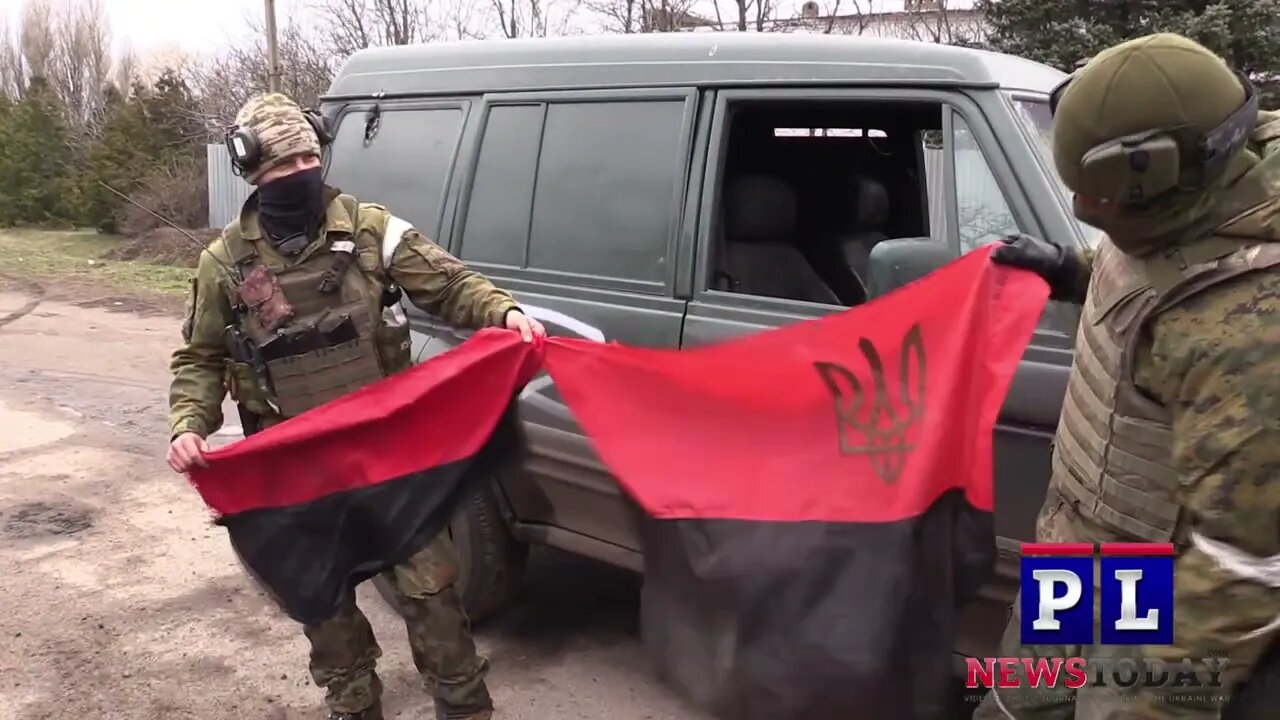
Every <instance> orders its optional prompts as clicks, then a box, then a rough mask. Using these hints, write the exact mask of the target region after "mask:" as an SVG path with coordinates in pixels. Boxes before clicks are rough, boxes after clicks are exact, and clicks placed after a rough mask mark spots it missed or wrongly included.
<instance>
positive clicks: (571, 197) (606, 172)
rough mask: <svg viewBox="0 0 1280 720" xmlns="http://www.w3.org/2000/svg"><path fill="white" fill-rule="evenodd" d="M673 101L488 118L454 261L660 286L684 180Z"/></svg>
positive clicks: (550, 107) (595, 104)
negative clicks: (460, 259) (458, 251)
mask: <svg viewBox="0 0 1280 720" xmlns="http://www.w3.org/2000/svg"><path fill="white" fill-rule="evenodd" d="M684 122H685V106H684V100H683V99H672V100H653V99H645V100H609V101H590V102H586V101H565V102H552V103H547V104H545V105H516V106H502V105H500V106H496V107H494V108H493V109H492V110H491V111H490V113H489V119H488V122H487V124H486V127H485V130H484V134H483V139H482V147H481V150H480V154H479V158H478V160H477V165H476V170H475V178H474V181H473V184H472V190H471V196H470V199H469V201H468V204H467V214H466V221H465V225H464V230H463V232H464V238H463V241H462V248H461V258H462V259H463V260H473V261H477V260H478V261H482V262H490V263H497V264H502V265H509V266H515V267H522V268H530V269H535V270H543V271H549V272H555V273H564V274H571V275H575V276H579V277H595V278H611V279H621V280H631V281H640V282H644V283H651V284H661V283H665V282H666V280H667V278H668V277H669V275H670V266H671V260H670V258H669V257H668V253H669V248H670V246H671V240H672V237H673V234H674V232H675V230H676V224H677V222H678V220H679V217H680V203H681V201H682V195H683V193H682V189H683V179H684V148H683V146H682V137H683V135H684V133H683V125H684Z"/></svg>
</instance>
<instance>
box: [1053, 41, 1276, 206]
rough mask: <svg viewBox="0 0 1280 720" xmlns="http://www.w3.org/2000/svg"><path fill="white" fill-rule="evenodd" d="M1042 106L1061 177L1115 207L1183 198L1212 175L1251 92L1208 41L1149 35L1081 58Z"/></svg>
mask: <svg viewBox="0 0 1280 720" xmlns="http://www.w3.org/2000/svg"><path fill="white" fill-rule="evenodd" d="M1050 107H1051V109H1052V112H1053V116H1054V122H1053V156H1054V162H1055V164H1056V165H1057V168H1058V173H1059V174H1060V175H1061V176H1062V180H1063V182H1064V183H1065V184H1066V186H1067V187H1068V188H1070V189H1071V190H1072V191H1073V192H1075V193H1077V194H1078V195H1080V196H1084V198H1086V199H1087V201H1089V202H1091V203H1101V204H1103V205H1110V206H1111V207H1112V209H1113V210H1115V211H1119V212H1121V213H1125V212H1128V211H1129V210H1133V211H1136V212H1141V211H1142V209H1143V208H1145V207H1151V206H1152V205H1153V203H1154V204H1160V205H1168V204H1170V203H1178V202H1179V201H1178V198H1179V197H1185V198H1186V199H1187V200H1190V199H1191V198H1192V197H1193V196H1196V195H1198V194H1200V193H1201V191H1203V190H1204V189H1205V188H1207V187H1208V186H1209V185H1211V184H1212V183H1213V182H1214V181H1215V180H1217V179H1218V178H1219V177H1221V176H1222V175H1223V174H1224V173H1225V171H1226V170H1227V168H1228V167H1229V165H1230V164H1231V160H1232V159H1233V158H1234V157H1235V156H1236V155H1237V154H1238V153H1239V152H1240V151H1241V150H1242V149H1243V148H1244V147H1245V144H1246V142H1247V140H1248V137H1249V132H1250V131H1251V130H1252V128H1253V125H1254V122H1255V120H1256V119H1257V113H1258V100H1257V96H1256V94H1255V93H1254V92H1253V88H1252V86H1251V85H1250V84H1249V81H1248V79H1247V78H1245V77H1244V76H1243V75H1242V74H1239V73H1236V72H1234V71H1233V70H1232V69H1231V68H1229V67H1228V66H1227V64H1226V62H1224V61H1223V60H1222V58H1220V57H1218V56H1217V55H1215V54H1214V53H1213V52H1211V51H1210V50H1209V49H1207V48H1205V47H1203V46H1201V45H1199V44H1198V43H1196V42H1194V41H1192V40H1189V39H1187V38H1185V37H1182V36H1180V35H1174V34H1170V33H1159V34H1155V35H1148V36H1146V37H1141V38H1136V39H1134V40H1129V41H1127V42H1124V43H1121V44H1119V45H1116V46H1114V47H1111V48H1108V49H1107V50H1104V51H1102V52H1101V53H1099V54H1098V55H1096V56H1095V57H1093V58H1092V59H1090V60H1089V61H1088V62H1087V63H1085V65H1084V66H1083V67H1082V68H1080V69H1079V70H1077V71H1076V72H1075V73H1074V74H1073V75H1072V76H1071V77H1070V78H1068V80H1067V81H1066V82H1064V83H1063V84H1062V85H1061V86H1059V87H1058V88H1057V89H1056V90H1055V91H1054V93H1053V95H1052V96H1051V98H1050ZM1117 206H1118V207H1117ZM1103 229H1104V230H1105V229H1107V228H1105V227H1104V228H1103Z"/></svg>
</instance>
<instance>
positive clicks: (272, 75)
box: [266, 0, 280, 92]
mask: <svg viewBox="0 0 1280 720" xmlns="http://www.w3.org/2000/svg"><path fill="white" fill-rule="evenodd" d="M266 3H267V89H268V90H270V91H271V92H280V52H279V50H278V48H277V47H276V0H266Z"/></svg>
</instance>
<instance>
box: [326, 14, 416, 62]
mask: <svg viewBox="0 0 1280 720" xmlns="http://www.w3.org/2000/svg"><path fill="white" fill-rule="evenodd" d="M430 5H431V2H430V0H314V4H313V9H314V10H315V13H316V17H317V18H318V19H320V20H321V22H322V25H323V27H324V35H325V37H326V39H327V40H328V42H329V45H330V46H331V48H332V50H333V51H334V52H335V53H337V54H338V55H343V56H346V55H350V54H351V53H353V52H355V51H356V50H363V49H364V48H367V47H375V46H379V45H409V44H411V43H414V42H419V41H424V40H431V39H434V35H435V33H434V32H433V28H432V27H431V25H430V24H429V23H428V22H427V20H428V15H429V13H428V9H429V7H430Z"/></svg>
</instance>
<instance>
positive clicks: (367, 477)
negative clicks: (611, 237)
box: [190, 329, 540, 515]
mask: <svg viewBox="0 0 1280 720" xmlns="http://www.w3.org/2000/svg"><path fill="white" fill-rule="evenodd" d="M537 350H538V349H537V348H535V347H534V346H533V345H532V344H530V343H524V342H521V340H520V336H519V334H517V333H515V332H511V331H509V330H498V329H485V330H481V331H479V332H477V333H476V334H475V336H473V337H472V338H471V339H469V340H468V341H467V342H465V343H463V344H462V345H461V346H459V347H457V348H455V349H453V350H452V351H450V352H447V353H443V354H441V355H437V356H435V357H433V358H431V359H430V360H428V361H426V362H424V363H422V364H419V365H417V366H415V367H413V368H411V369H409V370H406V371H404V372H402V373H399V374H397V375H393V376H392V377H389V378H387V379H385V380H382V381H380V382H377V383H374V384H372V385H369V386H367V387H364V388H361V389H360V390H357V391H355V392H353V393H351V394H350V395H346V396H343V397H341V398H339V399H337V400H334V401H332V402H329V403H326V404H324V405H321V406H320V407H317V408H314V409H312V410H309V411H307V412H305V413H303V414H301V415H299V416H298V417H295V418H291V419H289V420H286V421H285V422H283V423H280V424H279V425H276V426H274V427H272V428H269V429H268V430H265V431H263V432H261V433H258V434H255V435H251V436H249V437H247V438H245V439H244V440H242V441H240V442H237V443H233V444H231V445H228V446H227V447H224V448H220V449H218V450H214V451H213V452H211V453H208V454H207V455H205V458H206V460H207V461H208V462H209V467H207V468H199V467H197V468H193V470H192V471H191V473H190V477H191V482H192V484H194V485H195V486H196V489H197V490H198V491H199V492H200V495H201V497H203V498H204V501H205V503H206V504H207V505H208V506H209V507H210V508H212V509H213V510H214V511H215V512H217V513H218V514H220V515H230V514H232V513H237V512H242V511H245V510H252V509H257V508H267V507H286V506H290V505H297V504H299V503H305V502H309V501H311V500H315V499H318V498H320V497H324V496H326V495H330V494H333V493H336V492H341V491H344V490H352V489H356V488H359V487H365V486H369V485H374V484H377V483H380V482H384V481H387V480H394V479H396V478H399V477H403V476H405V475H408V474H409V473H413V472H418V471H421V470H426V469H429V468H433V467H438V466H441V465H446V464H448V463H451V462H456V461H459V460H464V459H466V458H468V457H470V456H472V455H474V454H475V453H477V452H478V451H479V450H480V449H481V447H482V446H483V445H484V444H485V443H486V442H487V441H488V440H489V438H490V436H491V434H492V433H493V430H494V427H495V426H496V425H497V422H498V420H499V418H500V417H501V415H502V413H503V412H504V411H505V410H506V408H507V407H508V405H509V404H510V402H511V401H512V399H513V393H514V392H515V391H516V390H517V389H518V388H519V387H521V386H523V385H524V384H525V383H527V382H528V381H529V379H530V378H532V377H533V375H534V374H535V373H536V372H537V370H538V367H539V364H540V358H539V352H538V351H537Z"/></svg>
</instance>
